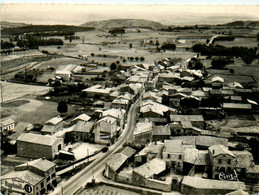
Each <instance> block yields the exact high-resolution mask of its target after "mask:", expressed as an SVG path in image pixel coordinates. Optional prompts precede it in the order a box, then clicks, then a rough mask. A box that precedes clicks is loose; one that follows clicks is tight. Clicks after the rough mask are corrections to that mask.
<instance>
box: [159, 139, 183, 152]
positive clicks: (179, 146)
mask: <svg viewBox="0 0 259 195" xmlns="http://www.w3.org/2000/svg"><path fill="white" fill-rule="evenodd" d="M183 150H184V149H183V141H182V140H165V147H164V152H169V153H182V152H183Z"/></svg>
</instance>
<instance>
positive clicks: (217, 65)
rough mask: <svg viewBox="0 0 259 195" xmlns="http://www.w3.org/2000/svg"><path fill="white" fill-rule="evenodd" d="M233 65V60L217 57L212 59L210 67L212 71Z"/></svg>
mask: <svg viewBox="0 0 259 195" xmlns="http://www.w3.org/2000/svg"><path fill="white" fill-rule="evenodd" d="M231 63H234V59H233V58H231V57H217V58H214V59H212V61H211V65H212V68H214V69H223V68H225V66H226V65H228V64H231Z"/></svg>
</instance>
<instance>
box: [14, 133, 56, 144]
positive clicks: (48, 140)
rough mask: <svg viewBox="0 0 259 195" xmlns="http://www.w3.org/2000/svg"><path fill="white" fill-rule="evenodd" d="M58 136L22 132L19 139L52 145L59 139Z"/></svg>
mask: <svg viewBox="0 0 259 195" xmlns="http://www.w3.org/2000/svg"><path fill="white" fill-rule="evenodd" d="M59 140H61V139H58V138H56V137H53V136H50V135H38V134H32V133H22V134H21V135H20V136H19V138H18V139H17V141H22V142H28V143H34V144H40V145H47V146H52V145H53V144H55V142H57V141H59Z"/></svg>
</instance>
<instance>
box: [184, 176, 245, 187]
mask: <svg viewBox="0 0 259 195" xmlns="http://www.w3.org/2000/svg"><path fill="white" fill-rule="evenodd" d="M201 184H202V185H201ZM182 185H186V186H190V187H193V188H197V189H213V190H217V189H226V190H238V189H245V184H244V183H243V182H236V181H220V180H212V179H203V178H199V177H191V176H184V178H183V180H182Z"/></svg>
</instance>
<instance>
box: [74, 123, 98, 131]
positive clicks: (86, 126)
mask: <svg viewBox="0 0 259 195" xmlns="http://www.w3.org/2000/svg"><path fill="white" fill-rule="evenodd" d="M93 125H94V122H84V121H79V122H78V123H77V124H76V125H75V127H74V129H73V131H74V132H82V133H90V131H91V130H92V127H93Z"/></svg>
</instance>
